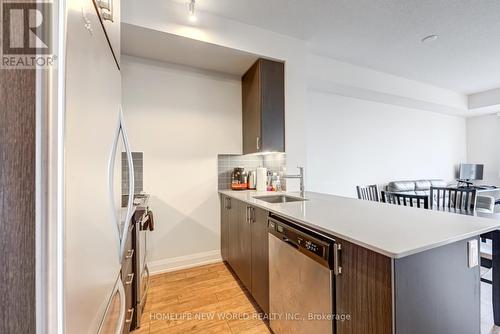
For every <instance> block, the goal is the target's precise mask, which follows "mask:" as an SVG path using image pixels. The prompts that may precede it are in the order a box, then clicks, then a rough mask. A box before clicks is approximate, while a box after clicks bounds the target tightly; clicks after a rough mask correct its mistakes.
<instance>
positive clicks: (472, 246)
mask: <svg viewBox="0 0 500 334" xmlns="http://www.w3.org/2000/svg"><path fill="white" fill-rule="evenodd" d="M467 249H468V253H469V268H474V267H476V266H478V265H479V243H478V242H477V240H470V241H468V242H467Z"/></svg>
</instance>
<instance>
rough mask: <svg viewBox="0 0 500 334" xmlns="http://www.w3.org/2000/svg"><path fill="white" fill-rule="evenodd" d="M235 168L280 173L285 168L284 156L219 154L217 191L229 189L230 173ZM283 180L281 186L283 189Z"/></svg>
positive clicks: (275, 154)
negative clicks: (264, 169)
mask: <svg viewBox="0 0 500 334" xmlns="http://www.w3.org/2000/svg"><path fill="white" fill-rule="evenodd" d="M235 167H243V168H245V171H246V172H248V171H249V170H255V169H257V167H266V168H267V170H268V171H271V172H276V173H278V172H280V171H282V170H283V169H285V168H286V154H285V153H274V154H266V155H254V154H251V155H237V154H219V155H218V156H217V172H218V184H219V189H221V190H223V189H230V188H231V172H232V171H233V169H234V168H235ZM284 181H285V180H282V181H281V183H282V186H283V187H285V183H284Z"/></svg>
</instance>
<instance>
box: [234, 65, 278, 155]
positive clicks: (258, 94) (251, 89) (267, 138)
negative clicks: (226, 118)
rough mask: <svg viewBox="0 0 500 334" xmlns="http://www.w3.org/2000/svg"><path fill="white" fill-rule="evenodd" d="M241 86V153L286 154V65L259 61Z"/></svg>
mask: <svg viewBox="0 0 500 334" xmlns="http://www.w3.org/2000/svg"><path fill="white" fill-rule="evenodd" d="M241 86H242V98H243V154H250V153H259V152H285V64H284V63H282V62H277V61H272V60H267V59H258V60H257V61H256V62H255V64H253V65H252V67H250V69H249V70H248V71H247V72H246V73H245V74H244V75H243V78H242V84H241Z"/></svg>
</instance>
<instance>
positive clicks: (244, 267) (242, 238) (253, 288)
mask: <svg viewBox="0 0 500 334" xmlns="http://www.w3.org/2000/svg"><path fill="white" fill-rule="evenodd" d="M267 216H268V212H267V211H265V210H262V209H259V208H256V207H253V206H250V205H247V204H245V203H243V202H241V201H237V200H235V199H232V198H230V197H228V196H225V195H221V255H222V259H223V260H224V261H226V262H227V263H228V264H229V265H230V266H231V268H232V269H233V270H234V272H235V273H236V275H237V276H238V278H239V279H240V280H241V282H242V283H243V284H244V285H245V287H246V288H247V289H248V291H250V293H251V294H252V296H253V297H254V299H255V301H256V302H257V304H259V306H260V307H261V308H262V310H263V311H264V312H266V313H267V312H269V268H268V241H267V238H268V237H267Z"/></svg>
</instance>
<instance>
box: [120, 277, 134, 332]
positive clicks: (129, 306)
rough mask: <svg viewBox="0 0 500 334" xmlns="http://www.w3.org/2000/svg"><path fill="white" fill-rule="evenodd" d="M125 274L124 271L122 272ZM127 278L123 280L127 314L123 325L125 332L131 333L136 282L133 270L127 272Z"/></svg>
mask: <svg viewBox="0 0 500 334" xmlns="http://www.w3.org/2000/svg"><path fill="white" fill-rule="evenodd" d="M122 275H123V273H122ZM125 276H126V278H124V280H123V285H124V286H125V308H126V310H127V311H126V314H125V324H124V327H123V333H129V332H130V326H131V324H132V319H133V317H134V312H135V308H134V306H135V305H134V304H135V302H134V296H133V292H134V290H133V287H134V283H135V275H134V273H133V272H132V271H130V272H128V273H126V275H125Z"/></svg>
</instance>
